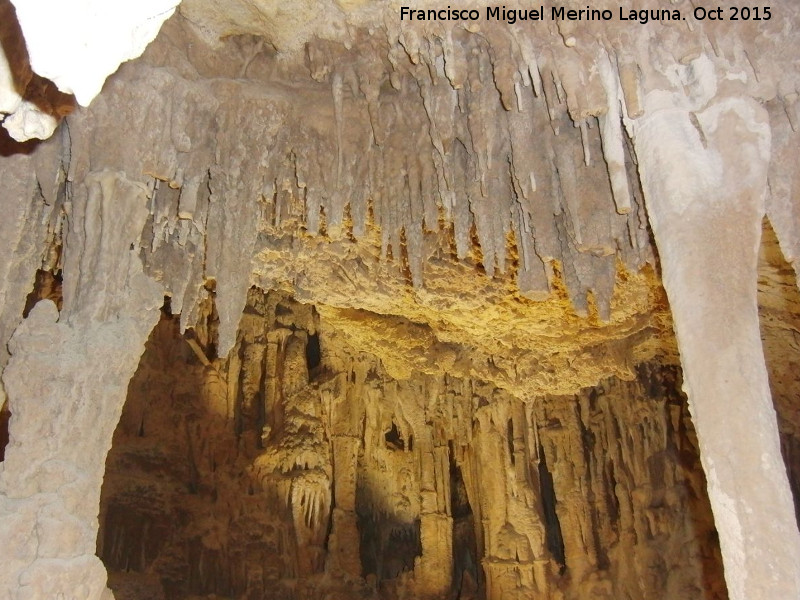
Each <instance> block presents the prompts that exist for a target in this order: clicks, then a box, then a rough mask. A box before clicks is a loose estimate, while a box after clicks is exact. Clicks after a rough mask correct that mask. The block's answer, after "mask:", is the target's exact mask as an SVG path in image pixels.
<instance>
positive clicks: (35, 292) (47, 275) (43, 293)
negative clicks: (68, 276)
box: [22, 269, 63, 319]
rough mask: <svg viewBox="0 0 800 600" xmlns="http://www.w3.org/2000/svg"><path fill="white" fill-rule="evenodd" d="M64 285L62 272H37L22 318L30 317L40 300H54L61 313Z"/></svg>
mask: <svg viewBox="0 0 800 600" xmlns="http://www.w3.org/2000/svg"><path fill="white" fill-rule="evenodd" d="M62 283H63V280H62V276H61V271H57V272H53V271H44V270H42V269H39V270H37V271H36V276H35V278H34V282H33V289H32V290H31V292H30V293H29V294H28V296H27V298H25V308H24V309H23V311H22V318H23V319H27V318H28V315H29V314H30V312H31V311H32V310H33V307H34V306H36V303H37V302H39V300H45V299H46V300H52V301H53V302H54V303H55V305H56V307H57V308H58V310H59V311H61V305H62V303H63V298H62V295H61V286H62Z"/></svg>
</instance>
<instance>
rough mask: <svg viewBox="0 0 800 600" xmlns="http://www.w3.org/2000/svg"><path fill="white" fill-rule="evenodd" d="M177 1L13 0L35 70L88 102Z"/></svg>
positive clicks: (134, 54) (149, 36) (144, 42)
mask: <svg viewBox="0 0 800 600" xmlns="http://www.w3.org/2000/svg"><path fill="white" fill-rule="evenodd" d="M178 4H179V0H142V1H140V2H106V1H104V0H78V1H73V2H63V1H59V0H14V6H15V7H16V10H17V18H18V19H19V23H20V26H21V27H22V31H23V34H24V35H25V40H26V42H27V45H28V53H29V55H30V61H31V66H32V67H33V70H34V71H36V73H38V74H39V75H41V76H42V77H47V78H48V79H50V80H51V81H53V83H55V84H56V85H57V86H58V89H60V90H61V91H62V92H65V93H68V94H74V95H75V97H76V98H77V100H78V102H79V103H80V104H82V105H83V106H86V105H88V104H89V102H91V101H92V99H93V98H94V97H95V96H97V94H99V93H100V90H101V89H102V87H103V83H104V82H105V80H106V77H108V76H109V75H111V74H112V73H113V72H114V71H116V70H117V68H118V67H119V65H120V64H121V63H123V62H125V61H126V60H130V59H131V58H136V57H137V56H139V55H141V53H142V52H143V51H144V49H145V48H146V47H147V45H148V44H149V43H150V42H151V41H152V40H153V39H154V38H155V36H156V34H157V33H158V31H159V29H160V28H161V25H162V23H163V22H164V21H166V20H167V19H168V18H169V17H170V16H171V15H172V13H173V12H175V8H176V7H177V5H178ZM43 17H44V18H43Z"/></svg>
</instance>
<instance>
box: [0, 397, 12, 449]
mask: <svg viewBox="0 0 800 600" xmlns="http://www.w3.org/2000/svg"><path fill="white" fill-rule="evenodd" d="M10 421H11V410H10V409H9V407H8V402H6V403H5V404H3V406H2V407H0V462H3V461H4V460H5V459H6V446H8V440H9V435H8V424H9V422H10Z"/></svg>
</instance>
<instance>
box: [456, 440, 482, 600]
mask: <svg viewBox="0 0 800 600" xmlns="http://www.w3.org/2000/svg"><path fill="white" fill-rule="evenodd" d="M450 446H451V448H450V512H451V515H452V517H453V594H454V597H455V598H456V599H459V598H468V597H473V598H474V597H476V594H477V592H478V586H479V583H480V577H481V568H480V564H479V562H478V544H477V541H476V538H475V519H474V516H473V513H472V506H471V505H470V503H469V498H468V496H467V488H466V485H465V484H464V477H463V475H462V473H461V468H460V467H459V466H458V464H457V463H456V461H455V459H454V457H453V450H452V444H451V445H450Z"/></svg>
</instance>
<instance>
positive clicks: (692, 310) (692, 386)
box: [629, 59, 800, 600]
mask: <svg viewBox="0 0 800 600" xmlns="http://www.w3.org/2000/svg"><path fill="white" fill-rule="evenodd" d="M706 60H707V59H706ZM696 62H699V60H698V61H696ZM691 70H692V73H691V75H692V78H693V79H694V81H693V82H690V83H688V84H687V85H693V86H695V88H694V90H695V92H697V94H698V96H704V97H698V96H694V97H693V96H691V95H687V94H686V93H683V92H682V91H681V92H668V91H652V92H650V93H649V94H648V95H647V96H646V98H645V115H644V116H643V117H641V118H640V119H638V120H637V121H635V122H634V123H632V124H630V123H629V125H631V130H632V132H633V134H634V141H635V148H636V154H637V157H638V160H639V171H640V174H641V180H642V185H643V188H644V193H645V198H646V202H647V210H648V214H649V217H650V222H651V225H652V228H653V232H654V234H655V239H656V244H657V246H658V251H659V255H660V258H661V267H662V273H663V280H664V286H665V288H666V290H667V294H668V296H669V301H670V305H671V308H672V314H673V318H674V321H675V331H676V334H677V337H678V344H679V349H680V354H681V362H682V364H683V370H684V377H685V380H684V389H685V391H686V392H687V394H688V396H689V407H690V409H691V413H692V419H693V421H694V425H695V428H696V430H697V436H698V440H699V443H700V454H701V459H702V463H703V467H704V469H705V472H706V478H707V480H708V495H709V499H710V501H711V506H712V509H713V512H714V518H715V521H716V525H717V530H718V531H719V537H720V546H721V549H722V556H723V563H724V567H725V578H726V581H727V585H728V592H729V595H730V598H731V600H752V599H755V598H798V597H800V534H798V530H797V524H796V521H795V515H794V509H793V505H792V495H791V491H790V489H789V484H788V480H787V477H786V470H785V467H784V464H783V461H782V458H781V452H780V445H779V439H778V427H777V421H776V417H775V411H774V409H773V405H772V400H771V397H770V391H769V385H768V380H767V371H766V368H765V364H764V355H763V351H762V346H761V338H760V332H759V321H758V307H757V298H756V281H757V273H756V264H757V255H758V247H759V242H760V235H761V221H762V217H763V214H764V194H765V189H766V176H767V167H768V163H769V158H770V156H769V154H770V128H769V124H768V120H767V116H766V113H765V111H764V109H763V107H762V106H761V105H760V104H758V103H757V102H755V101H753V100H752V99H750V98H746V97H744V96H742V95H737V94H736V93H735V92H734V91H733V90H730V89H729V90H727V93H726V92H723V91H722V89H718V88H717V85H719V87H720V88H722V86H724V85H728V86H730V85H731V84H730V83H729V82H724V81H722V80H720V81H719V82H717V81H715V79H716V77H715V75H713V73H712V74H710V75H709V69H708V68H707V65H702V64H698V65H692V67H691ZM709 77H711V79H710V80H709ZM709 90H713V91H715V92H716V94H715V95H713V96H712V95H711V94H708V93H707V92H708V91H709ZM690 102H691V103H692V105H689V103H690Z"/></svg>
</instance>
